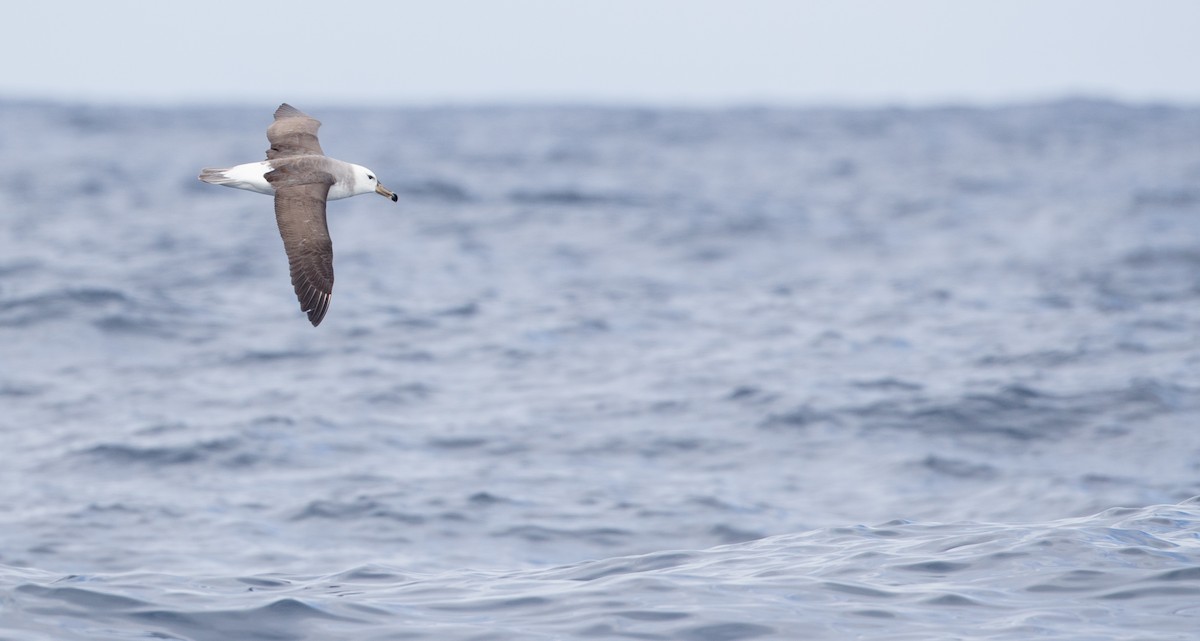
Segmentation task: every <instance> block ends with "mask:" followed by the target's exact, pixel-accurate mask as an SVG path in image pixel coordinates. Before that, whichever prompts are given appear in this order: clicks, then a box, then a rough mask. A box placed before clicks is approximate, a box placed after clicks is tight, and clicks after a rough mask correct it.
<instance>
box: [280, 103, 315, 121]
mask: <svg viewBox="0 0 1200 641" xmlns="http://www.w3.org/2000/svg"><path fill="white" fill-rule="evenodd" d="M293 116H300V117H303V118H307V117H308V114H306V113H304V112H303V111H300V110H299V109H297V108H295V107H293V106H291V105H289V104H288V103H286V102H285V103H283V104H281V105H279V108H278V109H276V110H275V119H276V120H278V119H280V118H291V117H293Z"/></svg>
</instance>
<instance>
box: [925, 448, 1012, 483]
mask: <svg viewBox="0 0 1200 641" xmlns="http://www.w3.org/2000/svg"><path fill="white" fill-rule="evenodd" d="M920 465H921V467H924V468H926V469H928V470H931V471H933V472H936V473H938V474H942V475H945V476H950V477H954V478H958V479H976V480H980V481H985V480H991V479H993V478H995V477H996V475H997V474H998V473H999V471H998V470H997V469H996V468H995V467H994V466H992V465H988V464H987V463H972V462H970V461H966V460H962V459H951V458H946V457H942V456H937V455H934V454H930V455H929V456H926V457H925V459H924V460H923V461H921V463H920Z"/></svg>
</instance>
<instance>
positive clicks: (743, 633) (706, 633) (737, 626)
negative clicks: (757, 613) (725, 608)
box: [679, 623, 775, 641]
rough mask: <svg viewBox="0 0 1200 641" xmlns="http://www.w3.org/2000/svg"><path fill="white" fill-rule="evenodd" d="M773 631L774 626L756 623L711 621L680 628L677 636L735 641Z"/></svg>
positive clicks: (697, 640)
mask: <svg viewBox="0 0 1200 641" xmlns="http://www.w3.org/2000/svg"><path fill="white" fill-rule="evenodd" d="M774 633H775V628H772V627H770V626H766V625H761V624H758V623H713V624H710V625H700V626H696V627H693V628H686V629H684V630H681V631H680V633H679V638H681V639H688V640H689V641H737V639H755V638H758V637H761V636H764V635H768V634H774Z"/></svg>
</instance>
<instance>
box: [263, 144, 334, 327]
mask: <svg viewBox="0 0 1200 641" xmlns="http://www.w3.org/2000/svg"><path fill="white" fill-rule="evenodd" d="M266 178H267V182H269V183H271V184H272V185H273V186H274V187H275V222H277V223H278V224H279V235H280V236H282V237H283V248H284V250H285V251H287V256H288V265H289V266H290V268H291V270H290V271H291V275H292V287H293V288H295V290H296V298H298V299H299V300H300V310H301V311H304V312H308V320H309V322H311V323H312V324H313V327H316V326H317V325H319V324H321V319H323V318H325V312H327V311H329V297H330V296H331V295H332V294H333V243H332V242H331V241H330V240H329V227H328V226H327V225H326V223H325V200H326V198H327V197H328V196H329V187H330V186H331V185H332V184H333V182H334V181H333V176H331V175H330V174H328V173H325V172H300V171H294V170H290V169H288V168H286V167H282V168H279V169H276V170H274V171H271V172H268V173H267V175H266Z"/></svg>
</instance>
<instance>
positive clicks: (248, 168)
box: [221, 161, 275, 196]
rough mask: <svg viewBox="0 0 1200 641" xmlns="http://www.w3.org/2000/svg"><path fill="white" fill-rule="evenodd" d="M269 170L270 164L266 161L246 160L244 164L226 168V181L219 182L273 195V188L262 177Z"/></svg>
mask: <svg viewBox="0 0 1200 641" xmlns="http://www.w3.org/2000/svg"><path fill="white" fill-rule="evenodd" d="M269 171H271V165H269V164H267V162H266V161H263V162H248V163H246V164H244V165H238V166H236V167H230V168H229V169H227V170H226V171H225V179H226V180H227V181H228V182H223V183H221V184H223V185H225V186H226V187H234V188H236V189H245V190H247V191H257V192H258V193H260V194H267V195H270V196H274V195H275V188H274V187H272V186H271V183H269V182H267V179H266V178H264V176H265V175H266V174H267V172H269Z"/></svg>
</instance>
